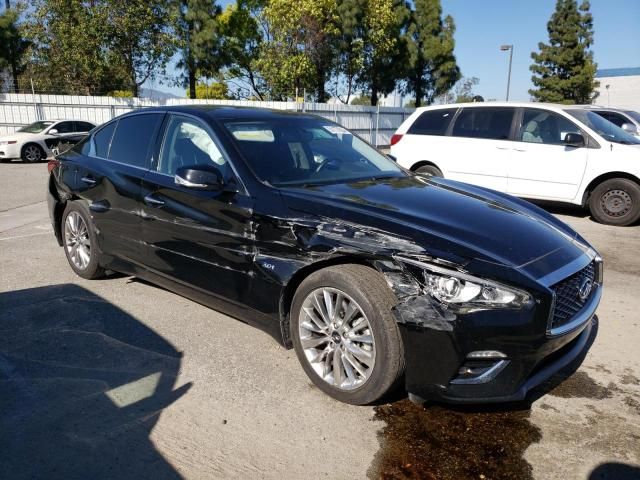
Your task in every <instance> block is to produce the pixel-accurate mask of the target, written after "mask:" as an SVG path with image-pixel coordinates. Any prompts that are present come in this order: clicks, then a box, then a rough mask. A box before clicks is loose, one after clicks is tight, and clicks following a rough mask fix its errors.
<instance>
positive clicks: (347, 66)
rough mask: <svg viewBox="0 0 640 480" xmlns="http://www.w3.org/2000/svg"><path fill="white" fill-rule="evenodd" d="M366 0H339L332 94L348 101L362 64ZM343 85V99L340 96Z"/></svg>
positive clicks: (345, 101)
mask: <svg viewBox="0 0 640 480" xmlns="http://www.w3.org/2000/svg"><path fill="white" fill-rule="evenodd" d="M366 6H367V4H366V0H339V1H338V7H337V14H338V17H339V21H338V29H339V33H338V35H337V39H336V62H335V64H334V76H335V80H334V82H335V91H334V95H335V97H336V98H338V99H340V100H341V101H343V102H344V103H347V104H348V103H349V100H350V99H351V95H352V94H353V90H354V87H355V80H356V77H357V75H358V73H359V72H360V71H361V70H362V68H363V66H364V41H363V37H364V30H363V22H364V15H365V10H366ZM341 85H343V86H344V97H345V98H344V100H342V98H341V96H342V95H341V93H340V90H341V88H340V87H341Z"/></svg>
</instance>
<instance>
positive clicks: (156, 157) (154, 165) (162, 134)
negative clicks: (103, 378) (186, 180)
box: [148, 112, 248, 195]
mask: <svg viewBox="0 0 640 480" xmlns="http://www.w3.org/2000/svg"><path fill="white" fill-rule="evenodd" d="M163 113H165V118H164V119H163V121H162V124H161V125H160V129H159V131H158V139H159V140H160V141H158V142H157V144H156V147H155V149H154V152H153V156H152V159H151V160H152V161H151V163H150V165H149V169H148V171H149V173H152V174H154V175H161V176H163V177H167V178H171V179H172V180H173V179H175V174H173V175H171V174H168V173H164V172H160V171H158V163H159V161H160V157H161V155H162V152H163V151H164V148H165V143H166V141H167V133H168V128H169V124H170V123H171V120H172V118H174V117H182V118H186V119H189V120H191V121H193V122H194V123H196V124H197V125H198V126H199V127H200V128H202V129H203V130H204V131H205V132H207V134H208V135H209V137H211V140H212V141H213V143H214V144H215V146H216V148H217V149H218V151H219V152H220V154H221V155H222V157H223V158H224V159H225V161H226V162H227V163H228V164H229V166H230V167H231V171H232V172H233V176H234V180H235V182H236V184H237V187H238V193H240V194H243V195H248V191H247V188H246V186H245V183H244V181H243V180H242V177H241V176H240V175H239V174H238V169H237V168H236V166H235V164H234V162H233V160H232V157H231V155H229V152H228V151H227V150H226V149H225V148H224V146H223V144H222V142H221V141H220V137H219V136H218V135H217V134H216V133H215V131H214V130H213V128H211V126H210V125H209V123H208V122H206V121H205V120H203V119H202V118H200V117H198V116H197V115H191V114H189V113H185V112H163ZM176 186H177V185H176Z"/></svg>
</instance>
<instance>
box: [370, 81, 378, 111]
mask: <svg viewBox="0 0 640 480" xmlns="http://www.w3.org/2000/svg"><path fill="white" fill-rule="evenodd" d="M376 105H378V86H377V85H375V84H374V85H371V106H372V107H375V106H376Z"/></svg>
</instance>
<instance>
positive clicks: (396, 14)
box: [357, 0, 409, 106]
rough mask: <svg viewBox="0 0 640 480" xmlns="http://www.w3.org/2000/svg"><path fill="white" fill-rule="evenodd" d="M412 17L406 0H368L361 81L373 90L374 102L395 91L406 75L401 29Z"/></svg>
mask: <svg viewBox="0 0 640 480" xmlns="http://www.w3.org/2000/svg"><path fill="white" fill-rule="evenodd" d="M408 18H409V9H408V8H407V5H406V4H405V3H404V2H403V1H402V0H367V5H366V12H365V17H364V27H365V28H364V37H363V57H364V62H363V68H362V70H361V71H360V73H359V74H358V76H357V82H358V85H359V86H360V87H361V88H362V89H363V90H366V91H368V92H369V93H370V98H371V105H374V106H375V105H377V104H378V98H379V96H381V95H387V94H389V93H391V92H393V91H394V90H395V88H396V86H397V83H398V80H400V79H401V78H402V77H403V76H404V71H403V69H402V68H401V66H402V65H404V64H405V59H404V55H405V52H406V45H405V39H404V38H403V37H402V35H401V33H402V31H403V29H404V28H405V26H406V22H407V20H408Z"/></svg>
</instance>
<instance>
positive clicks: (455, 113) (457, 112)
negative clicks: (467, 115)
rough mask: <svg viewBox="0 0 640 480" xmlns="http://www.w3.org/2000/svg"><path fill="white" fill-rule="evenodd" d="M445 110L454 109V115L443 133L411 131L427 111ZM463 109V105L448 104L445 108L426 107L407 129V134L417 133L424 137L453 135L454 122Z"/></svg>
mask: <svg viewBox="0 0 640 480" xmlns="http://www.w3.org/2000/svg"><path fill="white" fill-rule="evenodd" d="M443 110H453V116H452V117H451V120H449V123H448V125H447V128H445V129H444V131H443V132H442V134H441V135H436V134H432V133H412V132H411V129H412V128H413V127H414V126H415V124H416V122H417V121H418V120H420V117H422V116H423V115H425V114H427V113H431V112H439V111H443ZM461 110H462V107H448V106H447V107H444V108H429V109H425V110H423V111H422V112H420V114H419V115H418V116H417V117H416V119H415V120H414V121H413V122H412V123H411V125H410V126H409V128H408V129H407V135H416V136H422V137H450V136H453V135H451V132H452V128H453V124H454V122H455V121H456V118H457V117H458V114H459V113H460V111H461Z"/></svg>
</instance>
